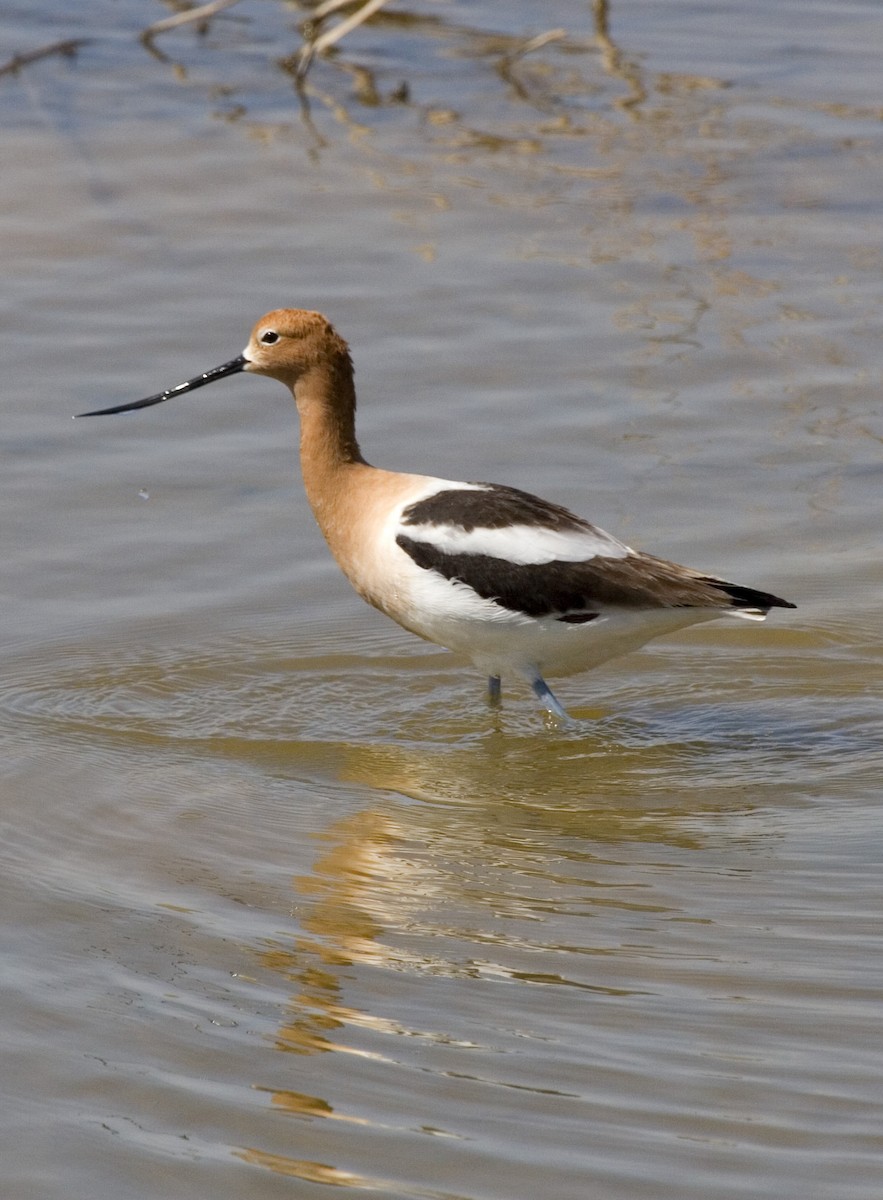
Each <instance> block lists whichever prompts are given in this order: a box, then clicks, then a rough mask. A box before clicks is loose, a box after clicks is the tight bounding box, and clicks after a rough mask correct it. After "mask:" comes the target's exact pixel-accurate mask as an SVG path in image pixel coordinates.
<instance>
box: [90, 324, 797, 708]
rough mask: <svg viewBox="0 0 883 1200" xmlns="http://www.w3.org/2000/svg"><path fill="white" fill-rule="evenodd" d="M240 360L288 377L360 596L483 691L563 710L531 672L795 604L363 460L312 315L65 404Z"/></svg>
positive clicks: (315, 480)
mask: <svg viewBox="0 0 883 1200" xmlns="http://www.w3.org/2000/svg"><path fill="white" fill-rule="evenodd" d="M240 371H249V372H252V373H253V374H256V375H268V376H270V378H271V379H278V380H279V382H280V383H284V384H286V386H288V387H289V388H290V389H291V391H292V393H293V395H294V399H295V402H296V404H297V409H298V412H299V414H300V461H301V469H302V471H303V479H304V486H305V488H306V493H307V498H308V500H309V502H310V505H311V507H312V510H313V513H314V514H315V517H316V520H317V521H318V523H319V528H320V529H321V530H322V533H323V534H324V535H325V540H326V541H327V543H328V545H329V547H330V549H331V553H332V554H333V555H334V557H335V558H336V559H337V562H338V564H339V566H340V568H341V570H342V571H343V573H344V575H346V577H347V579H348V580H349V581H350V583H351V584H352V585H353V587H354V588H355V589H356V591H357V592H358V593H359V595H360V596H361V597H362V598H363V599H365V600H367V601H368V603H369V604H373V605H374V607H375V608H379V609H380V610H381V612H384V613H386V614H387V616H390V617H392V619H393V620H394V621H397V622H398V623H399V624H400V625H402V626H404V628H405V629H409V630H410V631H411V632H412V633H416V634H417V635H418V636H419V637H422V638H425V639H426V640H427V641H430V642H436V643H437V644H438V645H440V646H446V647H448V648H449V649H450V650H455V651H457V652H459V653H462V654H464V655H465V656H466V657H467V658H470V659H471V660H472V662H473V663H474V664H475V666H476V667H478V668H479V670H481V671H483V672H485V673H486V674H487V676H488V695H489V697H490V699H491V700H492V701H494V702H497V701H499V698H500V679H501V676H502V675H504V674H508V673H510V672H511V673H513V674H516V675H521V676H523V677H524V678H526V679H527V681H528V682H529V683H530V686H531V687H532V689H533V691H534V693H535V694H536V696H537V698H538V700H539V701H540V704H541V705H542V706H543V707H544V708H545V709H547V710H548V712H550V713H552V714H553V715H554V716H556V717H558V718H562V719H565V720H566V719H567V713H566V712H565V710H564V709H563V708H562V707H561V705H560V703H559V702H558V700H557V699H556V698H555V696H554V695H553V693H552V691H551V690H550V688H549V686H548V684H547V683H546V680H545V676H546V675H572V674H575V673H576V672H578V671H584V670H587V669H588V668H590V667H596V666H598V665H599V664H600V663H603V662H606V661H607V660H608V659H610V658H615V657H616V656H617V655H620V654H625V653H627V652H628V651H631V650H634V649H636V648H637V647H638V646H642V645H643V644H644V643H645V642H648V641H649V640H650V639H651V638H654V637H658V636H659V635H660V634H663V633H669V632H671V631H672V630H675V629H682V628H684V627H685V626H687V625H694V624H696V623H697V622H700V621H712V620H714V619H715V618H716V617H722V616H737V617H748V618H750V619H752V620H756V621H762V620H763V619H764V617H765V616H766V614H767V612H768V611H769V610H770V609H771V608H794V607H795V606H794V605H793V604H789V602H788V601H787V600H780V599H779V597H778V596H773V595H771V594H770V593H769V592H758V591H755V590H754V588H748V587H741V586H739V585H738V584H735V583H727V582H726V581H725V580H723V579H718V578H717V577H716V576H714V575H706V574H704V573H703V572H702V571H693V570H691V569H690V568H689V567H681V566H678V565H677V564H676V563H671V562H666V561H665V560H664V559H661V558H654V557H653V556H652V555H649V554H644V553H642V552H640V551H637V550H632V549H631V547H630V546H626V545H625V543H624V542H620V541H618V540H617V539H616V538H614V537H611V536H610V534H609V533H605V532H604V531H603V530H602V529H598V528H597V526H595V525H590V524H589V522H588V521H584V520H583V519H582V518H581V517H577V516H575V515H574V514H573V513H572V512H569V511H568V510H567V509H566V508H561V507H560V506H559V505H557V504H551V503H549V501H547V500H541V499H539V497H537V496H532V495H530V494H529V493H527V492H522V491H519V490H518V489H517V488H512V487H504V486H502V485H499V484H494V483H460V482H455V481H453V480H450V479H435V478H433V477H431V476H427V475H405V474H402V473H400V472H397V471H384V470H381V469H379V468H377V467H372V466H369V465H368V463H367V462H365V459H364V458H363V457H362V452H361V450H360V449H359V444H358V442H357V441H356V429H355V415H356V393H355V388H354V385H353V365H352V360H351V358H350V354H349V348H348V346H347V344H346V342H345V341H344V340H343V338H341V337H340V336H339V335H338V334H337V333H336V332H335V330H334V329H333V328H332V326H331V325H330V324H329V322H328V321H327V320H326V319H325V317H323V316H321V315H320V314H319V313H315V312H304V311H301V310H299V309H293V308H280V309H277V310H275V311H274V312H270V313H267V315H266V316H265V317H261V319H260V321H258V323H257V325H255V327H254V329H253V330H252V334H251V338H250V339H249V343H248V345H247V346H246V348H245V351H244V353H242V354H240V355H239V356H238V357H237V358H234V359H231V360H230V362H226V363H223V364H222V365H221V366H220V367H215V368H214V369H213V370H211V371H206V372H205V373H204V374H203V375H197V376H196V377H195V378H194V379H188V380H187V382H186V383H179V384H178V386H177V387H173V388H170V389H169V390H168V391H166V392H160V393H159V394H158V395H156V396H148V397H147V398H146V399H144V400H136V401H134V402H133V403H131V404H118V405H116V406H115V407H113V408H102V409H98V410H96V411H95V412H88V413H81V414H79V415H80V416H84V417H97V416H103V415H104V414H108V413H119V412H129V411H130V410H132V409H136V408H147V407H148V406H149V405H151V404H161V403H162V402H163V401H164V400H170V399H171V398H172V397H173V396H181V395H184V393H185V392H191V391H193V390H194V388H198V387H202V386H203V385H204V384H206V383H213V382H214V381H215V380H216V379H223V378H224V377H225V376H226V375H235V374H237V373H238V372H240Z"/></svg>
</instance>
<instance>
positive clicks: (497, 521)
mask: <svg viewBox="0 0 883 1200" xmlns="http://www.w3.org/2000/svg"><path fill="white" fill-rule="evenodd" d="M475 488H481V489H482V490H481V491H476V490H474V489H475ZM402 524H403V525H454V526H456V527H457V528H458V529H462V530H464V531H465V532H466V533H471V532H472V531H473V529H505V528H506V526H508V525H534V526H537V527H539V528H544V529H554V530H556V531H557V532H559V533H577V532H578V533H594V534H597V535H598V536H599V537H603V536H604V535H603V534H601V533H600V532H599V531H598V530H597V529H596V528H595V526H594V525H590V524H589V522H588V521H584V520H583V519H582V517H578V516H577V515H576V513H572V512H571V511H570V510H569V509H567V508H562V506H561V505H560V504H551V503H550V502H549V501H548V500H541V499H540V497H539V496H532V495H531V494H530V492H522V491H521V490H520V489H519V488H513V487H505V486H503V485H502V484H499V483H479V484H475V485H474V486H473V488H449V489H447V490H446V491H443V492H436V493H435V495H433V496H427V497H426V499H425V500H418V501H416V503H414V504H409V505H408V507H407V508H406V509H405V510H404V512H403V513H402Z"/></svg>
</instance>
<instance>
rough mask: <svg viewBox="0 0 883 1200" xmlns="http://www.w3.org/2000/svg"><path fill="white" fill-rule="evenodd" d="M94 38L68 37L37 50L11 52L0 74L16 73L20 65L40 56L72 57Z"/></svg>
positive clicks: (37, 60) (35, 59)
mask: <svg viewBox="0 0 883 1200" xmlns="http://www.w3.org/2000/svg"><path fill="white" fill-rule="evenodd" d="M94 40H95V39H94V38H68V39H67V40H66V41H64V42H53V43H52V45H51V46H43V47H42V48H41V49H39V50H29V51H28V52H27V53H25V54H13V56H12V58H10V60H9V62H5V63H4V64H3V66H2V67H0V75H17V74H18V73H19V71H20V70H21V69H22V67H28V66H30V64H31V63H35V62H39V61H40V59H41V58H49V57H50V56H51V55H53V54H62V55H64V57H65V58H73V56H74V55H75V54H76V52H77V51H78V50H79V48H80V47H81V46H88V44H89V43H90V42H92V41H94Z"/></svg>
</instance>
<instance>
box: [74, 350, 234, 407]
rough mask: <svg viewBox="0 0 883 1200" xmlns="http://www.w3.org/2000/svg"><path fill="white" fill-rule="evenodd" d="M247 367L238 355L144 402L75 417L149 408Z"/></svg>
mask: <svg viewBox="0 0 883 1200" xmlns="http://www.w3.org/2000/svg"><path fill="white" fill-rule="evenodd" d="M247 366H248V359H247V358H246V357H245V355H244V354H240V355H239V357H238V358H231V359H230V361H229V362H225V363H222V364H221V366H220V367H212V369H211V370H210V371H205V372H204V373H203V374H202V375H197V376H196V377H195V378H193V379H188V380H187V382H186V383H179V384H178V385H177V387H173V388H169V389H168V391H166V392H160V393H159V394H158V395H156V396H148V397H147V398H146V399H144V400H133V401H132V402H131V403H130V404H115V405H114V407H113V408H96V409H95V410H94V411H93V412H84V413H77V414H76V415H77V416H78V417H109V416H110V415H111V414H112V413H121V412H133V411H134V410H135V409H136V408H150V406H151V404H162V402H163V401H164V400H171V399H172V397H173V396H183V395H184V393H185V392H192V391H193V390H194V388H199V387H203V386H204V385H205V384H207V383H214V382H215V380H216V379H223V378H224V376H225V375H238V373H239V372H240V371H244V370H245V368H246V367H247Z"/></svg>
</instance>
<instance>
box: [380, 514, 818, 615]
mask: <svg viewBox="0 0 883 1200" xmlns="http://www.w3.org/2000/svg"><path fill="white" fill-rule="evenodd" d="M442 494H443V495H448V494H450V493H442ZM472 494H473V495H474V494H475V493H472ZM432 499H435V497H432ZM425 503H426V501H420V503H419V504H418V505H412V508H418V507H420V505H422V504H425ZM406 511H407V510H406ZM563 511H565V512H566V510H563ZM448 519H450V518H448ZM396 544H397V545H398V546H399V547H400V548H401V549H402V550H404V552H405V553H406V554H407V555H408V556H409V557H410V558H411V559H412V560H413V562H415V563H416V565H417V566H418V567H422V568H423V570H426V571H435V572H436V573H437V574H439V575H441V576H442V577H443V578H445V579H448V580H451V581H452V582H454V581H456V582H460V583H464V584H466V586H467V587H470V588H472V590H473V591H474V592H475V593H476V594H477V595H479V596H481V598H482V599H483V600H492V601H494V602H495V603H496V604H499V605H500V606H501V607H502V608H507V609H509V610H510V611H511V612H520V613H524V615H525V616H528V617H547V616H554V617H557V618H558V619H559V620H562V621H565V622H566V623H568V624H578V623H582V622H583V621H590V620H592V619H594V618H595V617H596V616H598V615H599V612H598V610H599V609H603V608H626V609H632V610H635V609H642V608H643V609H648V608H650V609H652V608H721V609H727V608H735V609H739V608H750V609H757V610H759V611H761V612H767V611H768V610H769V609H770V608H794V607H795V606H794V605H793V604H789V602H788V601H787V600H781V599H779V597H778V596H773V595H771V594H770V593H769V592H758V591H755V590H754V589H753V588H746V587H740V586H739V585H738V584H734V583H727V582H726V581H725V580H723V579H715V578H713V577H711V576H704V575H700V574H698V573H696V572H693V571H689V570H687V569H686V568H685V567H679V566H677V564H675V563H669V562H666V561H665V559H661V558H653V557H652V556H651V555H649V554H632V555H629V557H628V558H617V559H614V558H605V559H589V560H587V561H585V562H559V561H555V562H547V563H539V564H535V563H529V564H520V563H512V562H508V561H507V560H506V559H502V558H493V557H491V556H490V555H488V554H450V553H448V552H447V551H445V550H442V549H440V548H439V547H438V546H436V545H434V544H433V543H431V542H421V541H417V540H416V539H415V538H411V537H408V536H407V535H406V534H404V533H400V534H399V535H398V537H397V538H396Z"/></svg>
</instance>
